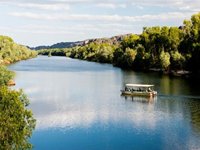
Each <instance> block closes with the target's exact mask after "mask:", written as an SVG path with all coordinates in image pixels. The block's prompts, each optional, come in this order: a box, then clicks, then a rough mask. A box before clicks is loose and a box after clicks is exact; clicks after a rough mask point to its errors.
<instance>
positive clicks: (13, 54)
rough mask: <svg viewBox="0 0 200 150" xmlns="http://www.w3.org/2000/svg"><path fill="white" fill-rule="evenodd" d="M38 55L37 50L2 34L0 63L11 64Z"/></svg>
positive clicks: (0, 39)
mask: <svg viewBox="0 0 200 150" xmlns="http://www.w3.org/2000/svg"><path fill="white" fill-rule="evenodd" d="M36 55H37V52H36V51H31V50H30V49H28V48H27V47H25V46H22V45H19V44H16V43H15V42H14V41H13V40H12V39H11V38H10V37H7V36H0V64H10V63H13V62H16V61H19V60H24V59H28V58H31V57H35V56H36Z"/></svg>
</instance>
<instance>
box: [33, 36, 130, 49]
mask: <svg viewBox="0 0 200 150" xmlns="http://www.w3.org/2000/svg"><path fill="white" fill-rule="evenodd" d="M127 35H128V34H125V35H118V36H113V37H111V38H95V39H88V40H83V41H76V42H60V43H56V44H53V45H50V46H37V47H30V49H33V50H41V49H56V48H71V47H75V46H85V45H86V44H89V43H91V42H96V43H99V44H101V43H110V44H119V42H121V41H122V39H123V38H124V37H125V36H127Z"/></svg>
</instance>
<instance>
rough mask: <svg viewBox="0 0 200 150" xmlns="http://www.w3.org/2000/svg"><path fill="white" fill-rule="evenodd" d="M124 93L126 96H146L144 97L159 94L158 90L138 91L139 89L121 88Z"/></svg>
mask: <svg viewBox="0 0 200 150" xmlns="http://www.w3.org/2000/svg"><path fill="white" fill-rule="evenodd" d="M121 92H122V95H126V96H144V97H154V96H156V95H157V92H156V91H151V92H137V91H124V90H121Z"/></svg>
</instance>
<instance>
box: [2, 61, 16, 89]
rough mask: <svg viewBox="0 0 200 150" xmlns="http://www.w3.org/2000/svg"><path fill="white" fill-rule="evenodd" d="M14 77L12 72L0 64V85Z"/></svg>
mask: <svg viewBox="0 0 200 150" xmlns="http://www.w3.org/2000/svg"><path fill="white" fill-rule="evenodd" d="M13 77H14V72H12V71H9V70H8V69H7V68H6V67H5V66H3V65H0V86H3V85H7V84H8V82H9V81H10V80H11V79H12V78H13Z"/></svg>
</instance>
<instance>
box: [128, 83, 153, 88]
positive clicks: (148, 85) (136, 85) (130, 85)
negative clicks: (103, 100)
mask: <svg viewBox="0 0 200 150" xmlns="http://www.w3.org/2000/svg"><path fill="white" fill-rule="evenodd" d="M153 86H154V85H151V84H130V83H129V84H126V87H153Z"/></svg>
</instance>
